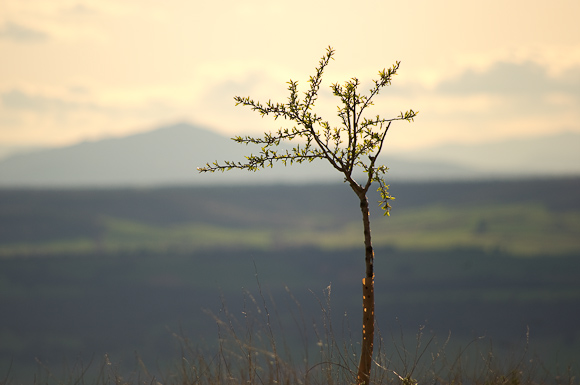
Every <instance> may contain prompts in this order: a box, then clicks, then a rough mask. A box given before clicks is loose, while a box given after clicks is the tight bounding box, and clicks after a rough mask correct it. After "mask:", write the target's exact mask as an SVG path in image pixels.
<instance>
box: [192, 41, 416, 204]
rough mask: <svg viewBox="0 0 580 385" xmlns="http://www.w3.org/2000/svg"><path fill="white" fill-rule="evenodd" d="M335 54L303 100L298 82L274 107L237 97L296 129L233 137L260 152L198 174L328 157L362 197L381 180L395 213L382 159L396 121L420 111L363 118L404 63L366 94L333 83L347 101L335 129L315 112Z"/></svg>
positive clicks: (384, 198)
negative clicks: (287, 144)
mask: <svg viewBox="0 0 580 385" xmlns="http://www.w3.org/2000/svg"><path fill="white" fill-rule="evenodd" d="M334 52H335V51H334V50H333V49H332V48H331V47H328V48H327V50H326V53H325V54H324V56H323V57H322V58H321V59H320V62H319V64H318V66H317V67H316V73H315V74H314V75H313V76H310V79H309V80H308V83H309V89H308V91H306V92H304V96H303V98H300V97H299V93H298V82H297V81H293V80H290V81H289V82H288V83H287V84H288V91H289V93H290V95H289V96H288V101H287V102H286V103H272V101H271V100H269V101H268V102H267V103H266V104H265V105H264V104H262V103H260V102H259V101H254V100H252V99H251V98H250V97H240V96H235V97H234V100H235V101H236V106H237V105H243V106H248V107H250V108H251V109H252V110H254V111H258V112H259V113H260V114H261V115H262V117H264V116H266V115H268V116H273V117H274V119H275V120H276V119H278V118H280V117H282V118H284V119H286V120H291V121H293V122H295V125H294V126H293V127H291V128H280V129H278V130H277V131H276V132H274V133H271V132H266V133H264V135H263V136H262V137H252V136H236V137H234V138H232V139H233V140H234V141H236V142H238V143H245V144H250V143H252V144H257V145H259V146H261V150H260V152H259V153H257V154H256V155H254V154H250V155H248V156H246V161H245V162H235V161H225V162H224V163H223V164H220V163H218V162H217V161H216V162H214V163H212V164H209V163H208V164H206V166H205V167H200V168H198V170H199V171H200V172H215V171H227V170H231V169H245V170H250V171H256V170H258V169H260V168H265V167H272V166H273V164H274V162H282V163H283V164H284V165H287V164H288V163H290V164H293V163H295V162H296V163H302V162H305V161H309V162H311V161H312V160H314V159H326V160H327V161H328V162H330V164H331V165H332V166H333V167H334V168H335V169H336V170H338V171H339V172H341V173H342V174H343V176H344V181H345V182H347V183H349V184H350V186H351V188H352V189H353V190H354V191H355V192H356V193H357V195H359V196H366V193H367V191H368V190H369V188H370V186H371V184H372V183H373V182H377V183H378V186H379V187H378V189H377V190H378V191H379V192H380V194H381V201H380V204H381V207H382V208H383V210H384V211H385V215H389V209H390V207H391V206H390V205H389V201H390V200H391V199H394V197H393V196H391V195H390V194H389V191H388V190H389V185H387V184H386V183H385V180H384V175H385V174H386V172H387V171H388V168H387V167H386V166H384V165H377V164H376V161H377V157H378V156H379V154H380V153H381V151H382V148H383V143H384V141H385V137H386V134H387V132H388V130H389V127H390V126H391V123H392V122H393V121H396V120H406V121H409V122H411V121H413V120H414V118H415V116H417V113H418V112H416V111H413V110H408V111H406V112H401V113H400V115H399V116H397V117H394V118H389V119H385V118H381V117H380V116H379V115H376V116H375V117H372V118H367V117H364V116H363V113H364V112H365V111H366V109H367V108H368V107H370V106H372V105H373V98H374V97H375V96H376V95H378V94H379V92H380V91H381V89H382V88H384V87H385V86H388V85H390V84H391V79H392V77H393V76H394V75H396V73H397V70H398V69H399V65H400V62H398V61H397V62H396V63H395V64H394V65H393V66H392V67H390V68H387V69H383V70H381V71H379V78H378V79H377V80H373V83H374V85H373V87H372V88H371V89H370V92H369V93H368V94H366V95H365V94H361V93H359V92H358V88H359V86H360V82H359V80H358V79H357V78H352V79H350V80H347V81H346V82H345V83H344V84H339V83H334V84H332V85H331V89H332V93H333V95H334V96H337V97H338V98H339V99H340V102H341V104H340V105H339V106H338V112H337V115H338V117H339V121H340V122H341V125H340V126H336V127H332V126H331V125H330V124H329V122H328V121H327V120H324V119H323V118H322V117H320V116H318V115H317V114H316V113H315V112H314V105H315V102H316V100H317V98H318V91H319V89H320V84H321V82H322V74H323V72H324V69H325V68H326V66H327V65H328V64H329V62H330V60H331V59H334V58H333V56H334ZM298 138H301V139H303V140H304V142H303V143H300V144H297V145H296V146H294V147H293V148H292V149H290V150H288V149H285V150H280V149H278V146H279V145H280V143H281V142H282V141H286V140H287V141H291V140H294V139H298ZM356 169H360V170H362V171H364V172H365V173H366V175H367V177H366V180H365V181H363V183H358V182H357V181H355V179H354V178H353V171H355V170H356Z"/></svg>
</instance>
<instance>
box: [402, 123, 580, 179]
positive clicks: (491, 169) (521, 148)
mask: <svg viewBox="0 0 580 385" xmlns="http://www.w3.org/2000/svg"><path fill="white" fill-rule="evenodd" d="M398 157H399V158H400V159H406V160H413V161H417V162H425V161H435V162H448V163H452V164H461V165H463V166H465V167H467V168H469V169H472V170H474V171H476V173H477V174H484V175H489V176H499V177H502V176H513V175H519V176H537V175H542V176H545V175H550V176H566V175H579V174H580V134H575V133H564V134H557V135H550V136H542V137H537V138H526V139H512V140H506V141H502V142H491V143H483V144H474V145H465V144H448V145H443V146H438V147H432V148H427V149H422V150H420V151H411V152H407V153H405V154H398Z"/></svg>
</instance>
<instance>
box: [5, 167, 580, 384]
mask: <svg viewBox="0 0 580 385" xmlns="http://www.w3.org/2000/svg"><path fill="white" fill-rule="evenodd" d="M391 191H392V194H393V195H394V196H395V197H396V200H395V201H394V202H393V210H392V213H391V216H390V217H383V216H382V213H381V212H380V209H379V208H378V207H377V206H376V205H373V207H372V213H371V215H372V217H373V223H372V225H373V227H372V231H373V240H374V244H375V247H376V264H375V269H376V314H377V326H378V327H379V329H380V333H381V339H382V340H381V342H380V346H381V347H380V350H381V351H382V352H383V353H382V354H383V355H380V354H379V355H378V356H377V359H383V360H386V361H383V363H386V365H388V367H389V370H390V371H386V372H384V373H386V374H385V375H386V376H387V377H386V378H387V380H388V381H393V380H394V379H396V378H397V377H396V376H395V375H394V374H393V372H392V370H395V371H396V373H399V374H402V375H403V376H405V375H407V374H409V373H408V372H409V369H410V368H411V367H417V370H416V371H415V372H413V373H412V376H413V378H418V379H420V380H421V379H424V380H425V381H427V380H429V381H431V382H432V381H433V373H434V372H435V371H436V369H437V368H439V369H437V370H439V372H438V373H439V374H438V375H439V376H441V378H439V381H441V382H444V381H446V380H448V381H451V379H450V378H444V377H445V376H444V375H443V374H442V373H444V372H445V370H447V373H451V372H450V371H449V368H450V367H451V366H453V365H455V367H454V368H455V369H454V370H455V371H456V372H457V365H458V364H457V361H456V359H457V357H458V356H461V355H463V357H464V358H463V360H464V362H463V361H462V362H463V364H462V365H465V366H464V369H463V370H464V372H463V376H465V377H464V378H463V381H468V380H472V381H475V380H476V379H477V378H479V377H478V376H479V375H476V373H479V372H478V371H477V370H479V371H481V372H482V373H488V374H489V373H491V371H492V368H495V369H493V370H498V373H499V371H500V369H506V368H507V369H506V370H508V371H509V370H511V369H510V366H509V365H513V367H514V368H515V369H517V368H520V367H521V368H523V367H524V366H525V367H526V368H528V367H530V368H533V370H534V371H535V372H537V376H538V378H537V379H536V380H537V381H538V382H542V381H545V382H556V381H565V382H566V383H568V382H569V381H570V382H572V383H575V381H577V377H575V378H576V379H573V378H572V376H574V375H576V376H577V373H578V369H579V368H578V363H579V362H580V326H579V325H580V283H579V281H578V272H579V271H580V239H579V238H578V234H580V203H579V201H578V199H577V197H578V196H579V194H580V179H577V178H567V179H537V180H531V179H529V180H519V181H479V182H473V181H472V182H448V183H419V182H417V183H409V182H407V183H396V184H393V185H392V186H391ZM355 198H356V197H355V196H353V195H352V192H351V191H350V190H349V189H348V187H347V186H345V185H341V184H319V185H271V186H258V187H250V186H228V187H226V186H221V187H164V188H150V189H145V188H125V189H122V188H118V189H100V190H97V189H68V190H56V189H46V190H40V189H28V190H22V189H4V190H1V191H0V256H1V258H0V308H1V309H2V317H1V318H0V378H4V376H6V377H5V378H6V380H5V382H6V383H32V382H34V381H36V383H40V382H42V383H44V382H46V383H67V381H69V382H70V383H75V380H73V379H72V378H73V377H75V373H76V376H77V378H78V377H83V376H85V377H84V378H85V380H86V381H89V380H88V378H89V373H92V372H91V371H93V370H94V371H96V373H97V374H98V373H101V379H100V380H95V381H101V383H106V381H112V382H111V383H114V381H113V380H111V379H110V378H109V377H107V376H106V375H104V374H103V373H104V372H103V370H112V369H110V368H111V367H112V368H114V370H115V373H118V375H119V376H120V375H121V374H122V375H123V376H125V377H124V378H125V379H128V378H132V379H133V381H134V383H137V382H138V381H137V380H136V378H137V377H138V375H137V374H135V373H141V374H140V375H141V376H142V377H141V378H145V377H147V374H148V375H150V376H156V378H157V379H158V381H160V382H162V383H171V382H173V383H181V382H179V380H178V379H176V377H171V375H170V374H169V373H172V372H175V371H177V372H178V373H182V376H183V375H184V374H183V373H184V372H183V371H182V369H183V367H182V366H181V365H182V364H183V357H185V355H186V354H187V353H188V352H196V354H197V352H206V353H205V356H204V357H206V358H207V359H208V362H214V365H215V362H217V361H212V357H213V359H214V360H215V359H216V357H217V356H216V352H218V351H220V349H221V351H228V352H234V353H236V352H237V353H236V354H238V353H239V351H238V350H236V349H234V348H231V347H229V348H227V349H226V348H225V347H224V345H223V344H222V342H220V341H224V340H227V339H228V338H226V337H227V336H229V338H231V337H232V336H231V334H230V332H231V329H230V328H229V327H228V326H227V325H230V324H231V325H233V324H235V323H236V322H238V324H237V328H238V329H236V330H237V331H238V333H239V334H237V335H236V338H237V339H236V338H233V342H236V341H238V343H239V341H240V340H243V339H244V338H248V336H250V338H254V340H253V343H254V344H256V346H257V348H256V352H261V353H262V354H264V355H265V356H267V355H266V354H265V353H264V351H263V350H260V349H266V348H268V349H270V350H271V349H272V344H271V338H270V337H268V336H269V334H268V333H270V332H271V333H272V335H273V336H275V339H276V341H277V342H276V344H275V345H274V346H276V347H277V349H278V350H279V351H278V353H277V354H278V356H280V357H281V358H280V359H282V358H285V359H290V358H289V357H292V360H293V361H292V362H294V363H295V366H296V368H295V369H296V370H297V371H298V372H300V371H301V370H302V371H304V370H306V369H305V368H306V364H305V363H304V359H305V357H307V358H308V365H310V366H308V368H311V369H312V371H313V373H314V372H316V370H322V367H321V366H320V365H317V364H319V363H320V362H328V361H333V362H335V363H336V364H341V365H342V366H348V364H349V363H350V364H353V367H354V366H356V357H349V356H348V354H345V353H344V351H342V350H341V349H338V348H337V349H338V351H342V352H343V354H342V355H338V354H337V353H336V352H334V353H333V354H330V353H328V352H329V351H330V350H328V351H327V350H324V349H329V347H328V344H327V342H328V340H327V338H329V337H328V333H330V332H332V340H333V341H336V344H337V346H339V347H340V346H350V347H351V348H350V350H348V351H349V352H350V354H351V355H352V354H356V353H357V349H358V348H356V346H357V344H358V343H359V342H358V341H360V336H359V333H360V322H361V320H360V296H361V293H360V279H361V276H362V275H363V270H364V250H363V246H362V238H361V233H362V227H361V224H360V218H359V216H360V212H359V210H358V205H357V202H356V199H355ZM374 198H375V197H372V198H371V201H376V200H378V196H377V197H376V198H377V199H374ZM266 314H267V315H268V318H265V317H266ZM270 317H271V319H270ZM217 320H222V321H223V320H225V321H224V323H223V324H221V323H220V322H216V321H217ZM233 320H236V321H235V322H234V321H233ZM226 321H227V322H226ZM331 321H332V322H331ZM220 325H221V326H220ZM330 326H332V327H330ZM248 328H249V329H248ZM249 330H250V331H251V330H253V331H251V332H250V331H249ZM264 332H265V334H264V335H263V333H264ZM418 333H420V334H421V335H422V337H421V338H422V341H423V342H422V345H421V346H419V347H417V344H416V338H417V334H418ZM251 336H253V337H251ZM429 341H431V342H429ZM230 342H231V341H230ZM261 344H265V345H267V346H266V347H264V346H262V345H261ZM343 344H344V345H343ZM242 345H243V346H245V347H246V348H247V347H248V346H249V345H248V344H247V342H244V344H242ZM242 345H236V346H237V349H239V347H240V346H242ZM330 345H332V344H330ZM184 346H187V348H184ZM258 347H259V349H258ZM395 347H398V349H397V348H395ZM424 348H426V349H427V350H426V352H427V353H425V354H423V355H422V356H421V359H420V360H419V359H417V357H418V354H419V353H421V352H422V350H423V349H424ZM443 348H444V350H445V355H442V354H441V351H442V350H443ZM188 349H189V350H188ZM462 352H463V353H462ZM222 356H223V354H222V355H220V357H222ZM234 356H236V355H235V354H234ZM242 356H243V355H242ZM236 357H237V356H236ZM381 357H382V358H381ZM437 357H439V358H437ZM442 357H444V358H445V359H442ZM107 360H108V361H107ZM470 360H474V361H478V360H479V361H480V365H483V366H481V367H480V368H479V369H474V368H476V367H477V365H476V364H475V363H472V364H473V365H471V364H470V363H469V362H470ZM415 361H417V362H415ZM492 361H493V364H492ZM89 362H90V363H91V364H90V365H89ZM106 362H109V363H110V365H109V366H106V364H104V363H106ZM81 363H83V364H82V365H85V366H89V367H90V370H88V371H87V373H85V374H84V375H81V374H82V370H80V369H79V368H80V367H81V366H82V365H81ZM433 363H436V364H433ZM454 363H455V364H454ZM103 365H105V366H103ZM189 365H190V366H188V368H190V369H191V368H192V367H196V365H194V364H193V363H191V362H190V363H189ZM438 365H443V366H445V365H447V369H441V368H440V367H439V366H438ZM470 365H471V366H470ZM486 365H487V366H486ZM495 365H498V366H497V367H496V366H495ZM502 365H503V367H502ZM443 366H441V367H443ZM472 366H473V367H472ZM208 367H211V364H208ZM266 367H267V364H266ZM103 368H104V369H103ZM176 368H181V369H179V370H177V369H176ZM197 368H198V369H199V365H198V366H197ZM395 368H397V369H395ZM530 370H531V369H530ZM379 372H380V371H379ZM107 373H108V372H107ZM256 373H257V372H256ZM530 373H531V371H528V370H527V369H526V371H525V372H524V374H522V375H521V376H527V375H529V374H530ZM198 374H199V373H198ZM504 374H505V375H507V374H509V373H504ZM264 375H265V374H264ZM135 376H137V377H135ZM164 376H165V377H164ZM422 376H423V377H422ZM430 376H431V377H430ZM97 377H98V376H97ZM476 377H477V378H476ZM67 378H68V379H69V380H67ZM114 378H116V377H114ZM162 378H163V379H164V381H162V380H161V379H162ZM316 378H318V382H317V381H314V379H316ZM320 378H324V377H316V376H315V375H314V374H313V377H312V379H313V381H314V383H321V382H325V383H327V381H322V380H320ZM41 379H43V380H41ZM520 380H521V381H523V380H524V378H523V377H522V378H520ZM59 381H60V382H59ZM385 381H386V380H385ZM129 382H131V381H129ZM338 382H340V381H338ZM420 382H421V381H420ZM423 382H424V381H423ZM97 383H98V382H97ZM192 383H203V382H194V381H192Z"/></svg>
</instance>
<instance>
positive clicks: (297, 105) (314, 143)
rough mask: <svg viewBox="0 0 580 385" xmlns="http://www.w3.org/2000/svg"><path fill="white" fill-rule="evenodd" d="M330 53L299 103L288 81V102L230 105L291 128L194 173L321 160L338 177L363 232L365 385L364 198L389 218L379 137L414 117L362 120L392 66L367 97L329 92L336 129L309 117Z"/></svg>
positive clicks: (346, 90)
mask: <svg viewBox="0 0 580 385" xmlns="http://www.w3.org/2000/svg"><path fill="white" fill-rule="evenodd" d="M333 55H334V50H333V49H332V48H331V47H328V48H327V50H326V53H325V55H324V56H323V57H322V59H321V60H320V62H319V64H318V67H317V68H316V74H315V75H314V76H311V77H310V79H309V80H308V83H309V84H310V87H309V89H308V91H306V92H304V97H303V98H302V99H301V98H300V97H299V94H298V82H297V81H292V80H290V81H289V82H288V84H289V86H288V91H290V96H289V97H288V101H287V102H286V103H272V102H271V101H268V103H266V104H265V105H263V104H261V103H260V102H257V101H254V100H252V99H250V98H249V97H245V98H244V97H239V96H236V97H235V98H234V99H235V101H236V105H239V104H241V105H243V106H248V107H250V108H251V109H252V110H254V111H258V112H259V113H260V114H261V115H262V117H263V116H265V115H270V116H273V117H274V119H278V118H284V119H286V120H290V121H293V122H294V123H295V126H294V127H292V128H280V129H278V130H277V131H276V132H275V133H271V132H268V133H265V134H264V135H263V137H251V136H244V137H242V136H237V137H234V138H233V140H234V141H236V142H238V143H245V144H250V143H252V144H257V145H260V146H261V151H260V152H259V153H258V154H256V155H254V154H250V155H249V156H247V157H246V161H244V162H235V161H225V162H224V163H218V162H217V161H216V162H214V163H213V164H209V163H208V164H206V166H205V167H201V168H198V170H199V171H200V172H215V171H222V172H223V171H228V170H231V169H244V170H250V171H256V170H258V169H261V168H265V167H272V166H273V164H274V162H282V163H283V164H284V165H287V164H288V163H289V164H293V163H302V162H305V161H308V162H311V161H313V160H314V159H326V160H327V161H328V162H330V164H331V165H332V166H333V167H334V168H335V169H336V170H337V171H339V172H340V173H341V174H342V175H343V176H344V181H345V182H346V183H348V184H349V186H350V187H351V189H352V190H353V191H354V193H355V194H356V196H357V197H358V199H359V202H360V209H361V212H362V222H363V229H364V246H365V265H366V274H365V277H364V278H363V279H362V286H363V324H362V344H361V356H360V363H359V367H358V374H357V382H358V383H359V384H368V383H369V379H370V372H371V364H372V356H373V341H374V323H375V321H374V320H375V318H374V307H375V301H374V270H373V263H374V251H373V246H372V242H371V227H370V219H369V203H368V199H367V192H368V191H369V188H370V187H371V185H372V184H373V182H376V183H377V184H378V191H379V192H380V196H381V201H380V205H381V207H382V209H383V210H384V212H385V215H389V209H390V208H391V206H390V205H389V201H390V200H391V199H394V197H392V196H391V195H390V194H389V185H387V184H386V183H385V180H384V175H385V173H386V172H387V170H388V168H387V167H386V166H384V165H379V164H377V163H376V162H377V159H378V156H379V154H380V153H381V150H382V149H383V144H384V142H385V136H386V134H387V132H388V130H389V128H390V126H391V123H392V122H393V121H396V120H406V121H409V122H410V121H413V119H414V118H415V116H416V115H417V112H415V111H413V110H409V111H407V112H401V114H400V115H399V116H398V117H395V118H390V119H385V118H381V117H380V116H379V115H376V116H374V117H371V118H367V117H364V116H363V113H364V112H365V110H366V109H367V108H368V107H370V106H371V105H373V98H374V97H375V96H376V95H378V94H379V91H380V90H381V89H382V88H383V87H385V86H387V85H390V84H391V78H392V77H393V76H394V75H395V74H396V73H397V70H398V68H399V64H400V62H396V64H394V65H393V66H392V67H391V68H388V69H383V70H382V71H379V78H378V79H377V80H374V81H373V82H374V85H373V86H372V88H371V89H370V92H369V93H368V94H367V95H363V94H361V93H359V91H358V88H359V86H360V82H359V80H358V79H357V78H352V79H350V80H348V81H346V82H345V83H344V84H342V85H340V84H338V83H335V84H332V86H331V89H332V92H333V94H334V95H335V96H337V97H338V98H340V102H341V103H340V105H339V106H338V117H339V122H340V123H341V125H340V126H338V127H332V126H331V125H330V123H329V122H328V121H327V120H324V119H323V118H322V117H320V116H318V115H317V114H316V113H315V112H314V111H313V109H314V103H315V102H316V99H317V97H318V91H319V88H320V83H321V81H322V73H323V71H324V69H325V68H326V66H327V65H328V63H329V61H330V59H333ZM295 139H302V142H301V143H298V144H296V146H294V148H292V150H280V149H278V148H277V147H278V146H279V144H280V143H281V142H282V141H285V140H288V141H292V140H295ZM361 170H362V171H364V173H366V177H364V180H363V181H362V183H359V182H357V181H356V180H355V179H354V174H355V171H361Z"/></svg>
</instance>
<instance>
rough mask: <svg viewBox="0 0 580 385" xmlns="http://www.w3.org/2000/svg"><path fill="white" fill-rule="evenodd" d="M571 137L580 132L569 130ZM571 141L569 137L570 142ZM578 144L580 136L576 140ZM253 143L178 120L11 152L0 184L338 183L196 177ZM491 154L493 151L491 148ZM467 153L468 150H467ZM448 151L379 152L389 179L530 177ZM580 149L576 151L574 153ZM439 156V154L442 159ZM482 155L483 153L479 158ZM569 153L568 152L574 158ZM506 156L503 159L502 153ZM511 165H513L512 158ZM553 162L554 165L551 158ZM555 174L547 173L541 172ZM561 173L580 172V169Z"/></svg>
mask: <svg viewBox="0 0 580 385" xmlns="http://www.w3.org/2000/svg"><path fill="white" fill-rule="evenodd" d="M573 136H574V137H576V138H580V136H578V135H575V134H573ZM569 142H573V141H572V140H569ZM579 143H580V141H579ZM258 151H259V147H258V146H252V145H248V146H245V145H240V144H238V143H235V142H233V141H232V140H230V139H229V138H227V137H225V136H222V135H220V134H217V133H215V132H212V131H210V130H209V129H207V128H204V127H202V126H196V125H192V124H189V123H177V124H173V125H168V126H163V127H159V128H156V129H152V130H150V131H146V132H141V133H137V134H133V135H129V136H125V137H119V138H106V139H101V140H97V141H85V142H81V143H78V144H74V145H71V146H66V147H61V148H51V149H43V150H39V151H35V152H27V153H22V154H15V155H11V156H8V157H7V158H4V159H0V187H109V186H110V187H118V186H158V185H172V184H173V185H179V184H185V185H212V184H240V183H241V184H247V183H256V184H264V183H268V184H270V183H309V182H323V183H324V182H329V183H331V182H340V181H342V178H341V177H340V175H339V174H338V173H336V172H335V171H334V170H332V169H331V167H330V165H328V164H327V163H326V162H323V161H319V162H313V163H311V164H302V165H293V166H292V167H282V165H280V166H278V167H273V168H271V169H270V168H268V169H266V170H262V171H260V172H259V173H252V176H251V178H248V172H247V171H245V170H234V171H232V172H228V173H213V174H210V173H204V174H199V173H198V172H197V169H196V168H197V167H200V166H204V165H205V164H206V163H208V162H210V163H211V162H213V161H215V160H225V159H227V160H232V161H243V160H244V157H245V156H246V155H247V154H248V153H251V152H254V153H255V152H258ZM488 151H490V150H488ZM463 152H467V153H468V154H471V152H470V151H469V150H465V151H463ZM460 153H462V151H460V149H458V148H456V149H455V150H452V151H451V153H449V151H447V157H446V156H445V155H446V153H445V151H443V152H441V151H439V153H438V152H437V150H436V149H435V150H431V151H430V152H429V151H428V150H424V151H422V152H420V153H419V154H413V152H410V153H409V154H408V155H406V154H397V155H393V156H389V157H382V158H381V161H382V162H383V163H384V164H387V165H388V166H389V167H390V171H389V178H390V179H393V180H449V179H451V180H453V179H478V178H479V179H480V178H491V177H512V176H518V175H520V176H527V175H534V174H533V173H532V174H530V173H527V174H526V173H525V172H522V170H521V169H520V170H518V169H517V167H516V168H514V167H505V168H504V169H503V170H502V169H499V170H498V169H497V168H495V169H494V168H487V169H485V168H483V169H482V168H478V167H477V163H476V162H473V161H472V162H471V163H470V162H466V161H463V162H462V161H461V157H458V156H457V154H460ZM578 153H579V154H580V151H579V152H578ZM442 155H443V156H442ZM479 156H482V155H479ZM572 157H573V155H572ZM504 158H505V156H504ZM512 163H513V162H512ZM555 163H556V164H557V162H555ZM550 172H553V170H552V171H550V170H544V173H545V174H546V173H548V174H549V173H550ZM565 173H568V174H569V173H572V174H574V173H576V175H578V174H580V162H578V167H576V168H574V167H571V168H570V169H569V170H565Z"/></svg>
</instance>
